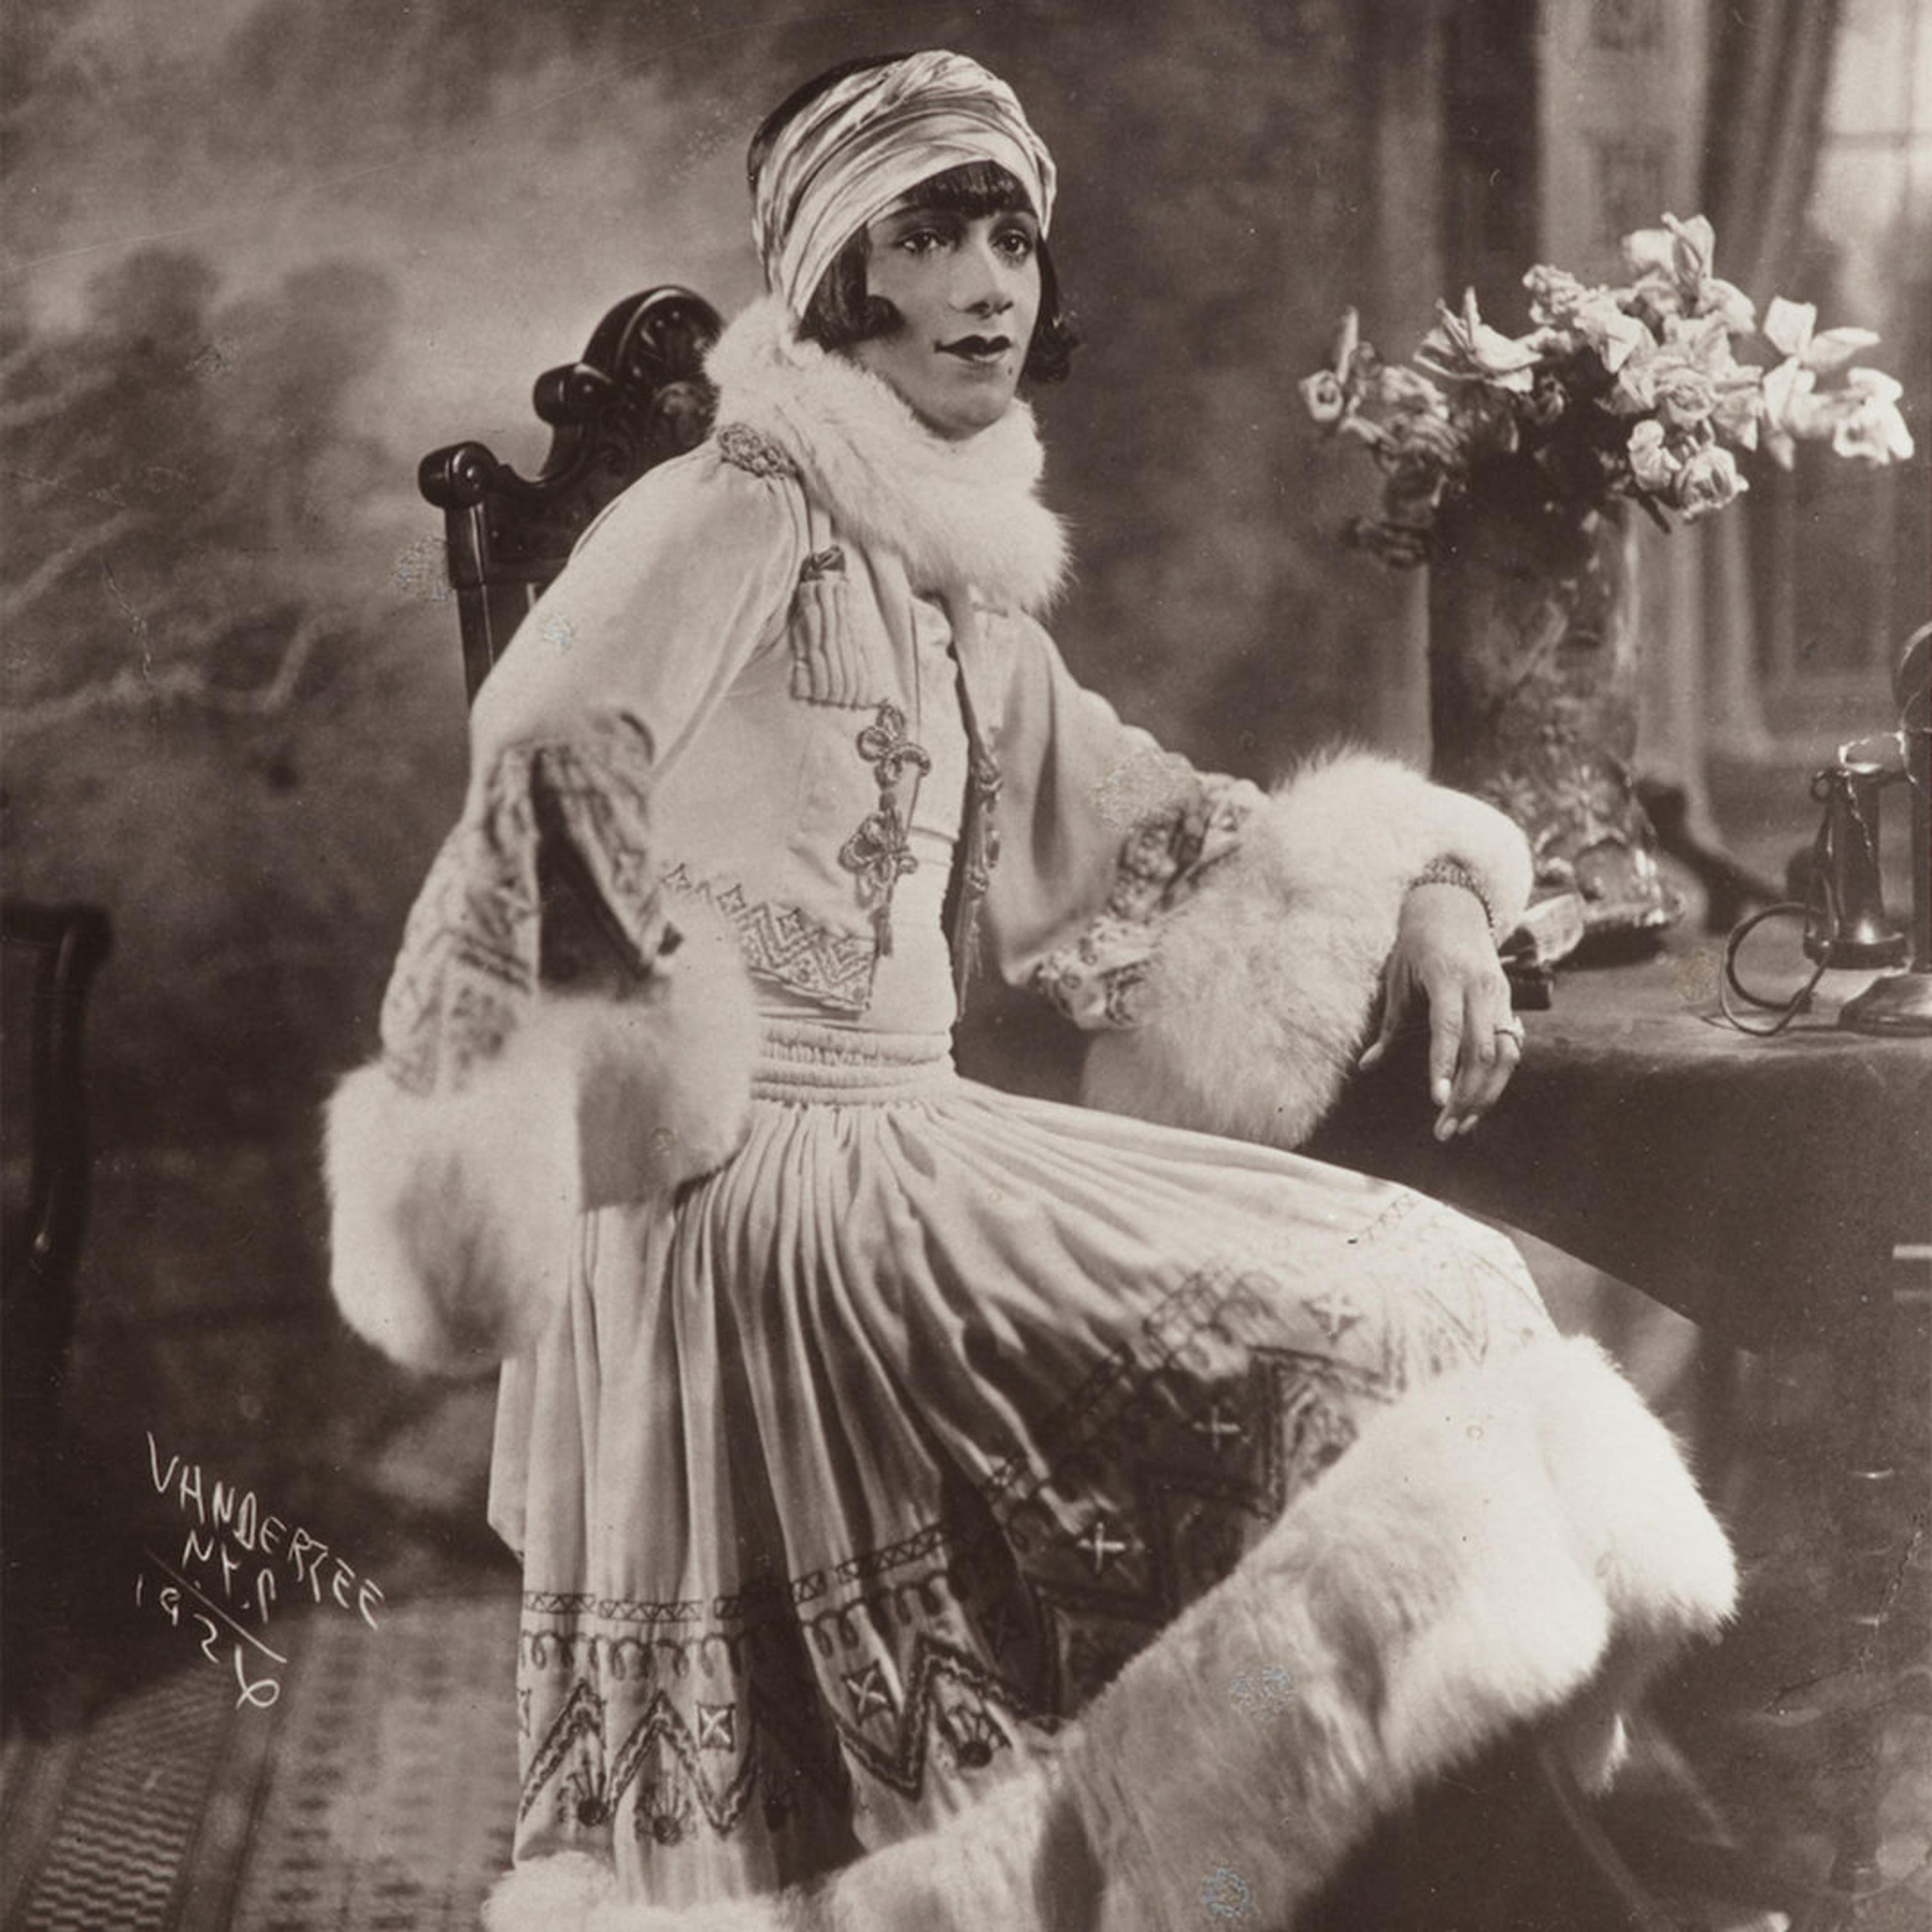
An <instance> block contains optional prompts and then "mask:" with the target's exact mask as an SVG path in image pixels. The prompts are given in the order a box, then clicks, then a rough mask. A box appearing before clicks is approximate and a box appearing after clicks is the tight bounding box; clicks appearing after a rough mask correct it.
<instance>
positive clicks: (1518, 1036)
mask: <svg viewBox="0 0 1932 1932" xmlns="http://www.w3.org/2000/svg"><path fill="white" fill-rule="evenodd" d="M1490 1031H1492V1032H1493V1033H1498V1034H1508V1035H1509V1037H1510V1038H1511V1040H1514V1041H1515V1042H1516V1043H1517V1046H1521V1045H1522V1044H1523V1022H1522V1021H1520V1019H1506V1020H1505V1021H1504V1022H1502V1024H1501V1025H1499V1026H1496V1027H1493V1028H1491V1029H1490Z"/></svg>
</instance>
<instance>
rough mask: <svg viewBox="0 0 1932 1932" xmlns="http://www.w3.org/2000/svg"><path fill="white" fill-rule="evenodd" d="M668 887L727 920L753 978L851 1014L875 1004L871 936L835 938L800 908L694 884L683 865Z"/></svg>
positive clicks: (729, 887) (726, 887)
mask: <svg viewBox="0 0 1932 1932" xmlns="http://www.w3.org/2000/svg"><path fill="white" fill-rule="evenodd" d="M664 889H665V890H666V891H667V892H673V893H682V894H684V895H686V896H688V897H689V898H695V899H701V900H702V901H703V902H704V903H705V904H706V905H709V906H711V907H714V908H715V910H717V911H718V912H719V913H722V914H723V915H724V917H725V918H727V919H729V920H730V922H731V926H732V929H733V931H734V932H736V935H737V936H738V944H739V948H740V949H741V950H742V952H743V953H744V956H745V965H747V966H748V968H750V969H751V971H753V972H754V973H756V974H760V976H761V977H763V978H765V979H767V980H776V981H778V983H779V984H780V985H781V986H790V987H793V988H796V989H797V991H799V992H802V993H807V994H809V995H811V998H814V1000H819V1001H823V1003H824V1004H826V1006H829V1007H839V1008H841V1010H844V1011H845V1012H847V1013H863V1012H864V1011H865V1009H866V1007H868V1005H869V1004H871V998H872V973H873V969H874V966H875V965H876V964H877V958H876V953H877V947H876V942H875V941H874V938H873V937H872V935H871V934H869V933H846V932H834V931H833V930H832V928H831V927H829V926H824V925H822V924H820V922H818V921H817V920H816V919H812V918H811V917H810V916H808V915H807V914H806V913H803V912H802V911H800V910H799V908H798V907H796V906H787V905H778V904H773V903H772V901H769V900H767V899H748V898H746V897H745V889H744V887H743V886H741V885H739V884H738V883H736V881H735V880H730V881H727V882H725V883H722V884H721V883H718V881H716V880H709V879H694V878H693V877H691V874H690V872H689V871H688V870H687V869H686V868H685V866H684V865H682V864H679V865H675V866H673V868H671V870H670V871H669V872H667V873H666V874H665V875H664Z"/></svg>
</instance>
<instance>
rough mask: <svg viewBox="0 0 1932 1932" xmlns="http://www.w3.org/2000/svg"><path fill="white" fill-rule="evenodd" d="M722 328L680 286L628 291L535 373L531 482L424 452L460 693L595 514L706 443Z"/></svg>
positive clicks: (476, 684)
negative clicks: (540, 441)
mask: <svg viewBox="0 0 1932 1932" xmlns="http://www.w3.org/2000/svg"><path fill="white" fill-rule="evenodd" d="M720 327H721V323H720V322H719V320H718V312H717V311H716V310H715V309H714V308H712V306H711V305H710V304H709V302H706V301H705V300H704V299H703V297H701V296H694V295H693V294H692V293H691V292H690V291H689V290H687V289H679V288H668V287H666V288H655V289H648V290H645V291H644V292H643V293H642V294H640V295H634V296H627V297H626V298H625V299H624V300H623V301H622V302H619V303H618V304H617V305H616V307H615V308H613V309H612V310H611V311H610V313H609V314H607V315H606V316H605V317H604V320H602V321H601V322H600V323H598V325H597V327H596V329H595V331H594V332H593V333H592V335H591V338H590V341H589V344H588V345H587V346H586V348H585V350H584V351H583V355H582V356H580V358H579V359H577V361H576V362H568V363H565V364H564V365H562V367H561V368H556V369H550V370H547V371H545V372H544V374H542V375H541V376H539V377H538V378H537V383H536V389H535V394H534V396H533V398H532V401H533V403H534V406H535V410H536V413H537V414H538V416H539V417H541V419H542V420H543V421H544V422H547V424H549V425H550V429H551V437H550V449H549V451H548V452H547V455H545V456H544V461H543V466H542V468H541V469H539V470H538V472H537V474H536V475H535V476H534V477H525V476H520V475H518V474H517V472H516V471H515V470H514V469H512V468H511V466H509V465H508V463H503V462H501V461H499V460H498V459H497V458H496V456H495V455H493V453H492V452H490V450H489V449H487V447H486V446H484V445H483V444H482V443H452V444H450V445H449V446H447V447H446V448H445V449H437V450H433V451H431V453H430V454H429V455H428V456H425V458H423V460H422V464H421V466H419V469H418V470H417V472H416V481H417V485H418V487H419V488H420V489H421V490H422V493H423V494H424V496H426V497H428V499H429V500H430V502H432V503H434V505H436V507H437V508H438V509H440V511H442V512H443V530H444V535H445V536H446V539H447V541H448V544H449V582H450V587H451V588H452V589H453V590H454V591H455V593H456V604H457V612H458V621H459V622H460V625H461V628H462V633H463V679H464V683H465V685H466V689H467V691H468V694H469V697H472V699H473V698H474V697H475V695H476V693H477V691H478V689H480V688H481V685H482V682H483V680H484V678H485V677H487V676H488V675H489V672H490V666H491V665H492V664H494V663H495V662H496V659H497V658H498V657H499V656H500V655H502V650H503V647H504V646H505V644H507V643H508V642H509V640H510V634H511V632H512V631H514V630H515V628H516V627H517V625H518V623H520V622H521V621H522V619H523V616H524V614H525V613H526V612H527V611H528V610H529V607H530V606H531V605H532V604H533V603H534V602H535V601H536V598H537V595H538V592H541V590H542V589H543V588H544V586H545V585H546V584H547V583H549V582H550V579H551V578H552V577H555V576H556V574H557V572H558V571H560V570H561V569H562V568H563V566H564V564H565V562H566V561H567V560H568V557H569V556H570V552H571V547H572V546H573V545H574V544H575V543H576V541H577V538H579V537H580V535H582V534H583V532H584V530H585V529H586V527H587V526H589V523H590V521H591V520H592V517H595V515H596V514H597V513H598V511H600V510H601V509H602V508H603V507H604V505H605V504H606V503H607V502H610V499H611V498H612V497H613V496H616V494H617V493H619V491H620V490H622V489H624V488H625V487H626V486H627V485H628V484H631V483H633V482H634V481H636V480H637V478H639V477H640V476H641V475H643V473H644V472H645V471H646V470H647V469H650V468H652V466H654V465H655V464H657V463H661V462H663V461H664V460H665V458H667V457H672V456H677V455H682V453H683V452H685V450H688V449H692V448H694V446H696V445H697V444H698V443H701V442H702V441H703V440H704V437H705V436H706V434H707V433H708V432H709V429H710V427H711V415H712V410H713V408H714V407H715V404H716V400H717V399H716V398H715V395H714V394H713V392H712V389H711V386H710V384H709V383H708V382H707V381H706V380H705V376H704V368H703V358H704V353H705V351H706V350H708V349H709V347H711V345H712V343H714V342H715V341H717V339H718V330H719V329H720Z"/></svg>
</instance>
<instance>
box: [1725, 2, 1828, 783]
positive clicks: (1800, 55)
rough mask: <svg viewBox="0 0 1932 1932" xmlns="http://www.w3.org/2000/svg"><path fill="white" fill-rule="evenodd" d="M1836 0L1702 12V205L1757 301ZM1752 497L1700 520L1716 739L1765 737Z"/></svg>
mask: <svg viewBox="0 0 1932 1932" xmlns="http://www.w3.org/2000/svg"><path fill="white" fill-rule="evenodd" d="M1838 15H1839V0H1721V4H1720V5H1717V6H1715V7H1713V8H1712V10H1711V17H1710V34H1711V42H1710V65H1709V93H1708V101H1709V108H1708V113H1707V115H1706V123H1705V125H1706V135H1705V160H1704V212H1705V213H1706V214H1708V215H1709V217H1711V220H1712V223H1713V224H1714V226H1715V228H1716V229H1717V234H1718V273H1719V274H1721V275H1723V276H1724V278H1726V279H1727V281H1733V282H1735V283H1736V284H1737V285H1738V287H1740V288H1741V289H1742V290H1744V291H1745V293H1746V294H1748V295H1749V296H1752V297H1753V298H1754V299H1756V300H1757V301H1758V302H1761V303H1762V302H1766V301H1768V300H1769V299H1770V298H1771V297H1772V296H1773V295H1775V294H1778V293H1782V292H1783V291H1784V290H1785V289H1786V288H1787V287H1788V286H1789V285H1790V278H1791V273H1792V270H1793V267H1794V266H1795V263H1796V254H1797V251H1798V248H1799V243H1800V242H1801V239H1802V236H1803V234H1804V230H1805V209H1806V207H1807V205H1808V203H1809V202H1810V200H1811V184H1812V177H1813V173H1814V169H1815V167H1816V165H1817V155H1818V142H1819V130H1820V124H1821V121H1822V119H1823V114H1824V107H1825V92H1826V86H1827V85H1828V83H1829V81H1830V79H1831V72H1832V43H1833V41H1834V40H1835V37H1836V34H1837V31H1838ZM1752 507H1753V506H1752V505H1751V502H1750V501H1749V499H1747V500H1746V502H1745V503H1744V504H1743V505H1741V506H1740V507H1739V509H1738V510H1737V511H1735V512H1734V513H1733V514H1731V515H1730V516H1727V517H1717V518H1715V519H1714V520H1713V521H1712V523H1711V525H1710V526H1709V532H1708V535H1709V545H1708V548H1707V550H1706V571H1705V598H1706V602H1705V637H1706V650H1707V652H1709V689H1710V715H1711V718H1712V736H1711V745H1712V748H1713V749H1717V750H1727V751H1733V752H1735V753H1738V754H1745V755H1748V754H1751V753H1753V752H1758V751H1763V750H1765V749H1766V748H1768V747H1769V743H1770V734H1769V732H1768V731H1767V730H1766V728H1765V724H1764V717H1763V708H1762V706H1761V703H1760V697H1759V686H1758V675H1757V650H1756V640H1757V636H1758V634H1759V631H1760V628H1761V626H1762V625H1764V624H1765V623H1766V622H1769V621H1770V619H1769V613H1766V612H1765V611H1763V610H1760V609H1759V608H1758V607H1757V597H1756V586H1755V582H1754V575H1753V572H1752V571H1751V566H1750V550H1751V544H1750V536H1751V531H1750V524H1749V521H1748V519H1749V517H1751V513H1752Z"/></svg>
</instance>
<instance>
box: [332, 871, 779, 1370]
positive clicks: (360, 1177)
mask: <svg viewBox="0 0 1932 1932" xmlns="http://www.w3.org/2000/svg"><path fill="white" fill-rule="evenodd" d="M678 918H679V927H680V932H681V933H682V934H683V935H684V939H683V943H682V944H681V945H680V946H679V947H678V949H677V950H676V951H675V952H673V953H668V954H664V955H661V956H660V962H661V963H660V965H659V966H658V970H656V971H654V972H653V974H652V977H651V979H650V980H649V983H648V985H647V986H646V989H645V991H644V992H643V994H642V995H640V996H639V997H637V998H634V999H630V1000H623V1001H617V1000H606V999H591V998H546V999H544V1000H542V1001H540V1002H539V1003H538V1006H537V1008H536V1010H535V1012H534V1013H532V1014H531V1015H530V1016H529V1018H528V1019H526V1020H525V1021H524V1022H523V1025H521V1026H520V1027H519V1028H517V1031H516V1033H515V1034H513V1035H512V1036H511V1039H510V1040H509V1042H508V1043H507V1044H506V1045H505V1047H504V1048H503V1049H502V1052H500V1053H499V1055H497V1056H496V1058H495V1059H494V1060H493V1061H490V1062H488V1063H487V1064H486V1065H484V1066H483V1067H481V1068H480V1069H478V1070H477V1071H476V1072H475V1073H474V1074H473V1075H472V1077H471V1078H470V1079H469V1082H467V1084H466V1085H464V1086H463V1088H461V1089H460V1091H457V1092H455V1093H450V1094H434V1095H430V1096H427V1097H424V1096H419V1095H416V1094H410V1093H409V1092H407V1091H405V1090H404V1088H401V1087H399V1086H398V1085H397V1084H396V1083H395V1082H394V1081H393V1080H392V1079H391V1078H390V1077H389V1074H388V1073H387V1072H386V1070H385V1069H384V1068H383V1066H382V1065H381V1064H380V1062H377V1063H374V1064H371V1065H369V1066H368V1067H362V1068H361V1069H360V1070H358V1071H357V1072H356V1073H352V1074H350V1076H348V1078H347V1079H345V1080H344V1082H342V1083H341V1085H340V1086H339V1087H338V1088H337V1090H336V1091H335V1094H334V1096H333V1097H332V1098H331V1100H329V1105H328V1109H327V1113H326V1130H325V1137H324V1148H323V1169H324V1175H325V1178H326V1181H327V1184H328V1190H329V1245H330V1267H329V1285H330V1287H331V1288H332V1290H333V1291H334V1293H335V1300H336V1305H337V1306H338V1307H339V1308H340V1309H341V1311H342V1314H343V1316H344V1319H345V1320H346V1321H347V1322H348V1323H349V1325H350V1327H351V1328H353V1329H354V1330H355V1331H356V1333H357V1334H359V1335H362V1337H365V1339H366V1340H368V1341H370V1342H372V1343H374V1344H375V1346H377V1348H379V1349H381V1350H382V1351H383V1353H384V1354H386V1355H390V1356H392V1357H393V1358H395V1360H396V1361H399V1362H402V1363H404V1364H407V1366H409V1367H412V1368H416V1369H421V1370H429V1371H431V1372H434V1373H437V1374H443V1375H460V1374H471V1373H478V1372H480V1371H481V1370H485V1369H487V1368H490V1367H493V1366H494V1365H495V1364H496V1363H498V1362H499V1361H503V1360H504V1359H505V1358H508V1357H509V1356H511V1355H517V1354H520V1352H522V1351H523V1349H526V1348H528V1347H529V1346H531V1345H532V1344H533V1343H535V1342H536V1341H537V1340H538V1338H539V1337H541V1334H542V1333H543V1331H544V1328H546V1327H547V1325H548V1324H549V1322H550V1318H551V1316H552V1315H553V1313H554V1312H555V1310H556V1308H557V1307H558V1306H559V1304H560V1303H561V1302H562V1299H563V1298H564V1295H565V1292H566V1291H567V1289H568V1285H569V1280H570V1276H571V1271H572V1269H573V1268H574V1266H575V1265H576V1258H577V1251H578V1246H579V1242H580V1235H581V1230H580V1217H581V1215H582V1214H583V1212H584V1211H586V1209H589V1208H600V1207H607V1206H610V1205H616V1204H618V1203H620V1202H628V1201H642V1200H646V1199H650V1198H652V1197H653V1196H662V1195H665V1194H667V1193H670V1190H673V1188H675V1187H677V1186H678V1185H679V1184H680V1183H682V1182H683V1181H688V1180H690V1179H691V1178H694V1177H695V1176H697V1175H702V1174H704V1173H707V1172H709V1171H710V1170H711V1169H714V1168H715V1167H718V1166H720V1165H721V1164H722V1163H723V1162H724V1161H725V1160H727V1159H728V1158H729V1157H730V1154H731V1153H732V1152H733V1150H734V1149H735V1148H736V1146H737V1145H738V1143H739V1141H740V1140H741V1139H742V1138H743V1135H744V1130H745V1122H746V1118H747V1115H748V1108H749V1104H750V1097H751V1067H752V1063H753V1061H754V1057H755V1055H756V1052H757V1040H758V1037H759V1034H758V1025H757V1015H756V1013H755V1010H754V1006H753V1002H752V995H751V983H750V980H749V978H748V975H747V974H745V971H744V968H743V966H742V963H741V962H740V961H739V957H738V953H737V949H736V946H735V944H733V942H732V941H731V940H730V938H729V937H728V936H727V935H725V933H724V931H723V929H722V928H721V927H720V926H717V925H716V923H715V921H713V920H712V919H711V918H710V917H709V915H707V914H705V913H704V912H703V909H702V908H697V909H689V908H685V907H680V908H679V913H678Z"/></svg>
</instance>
